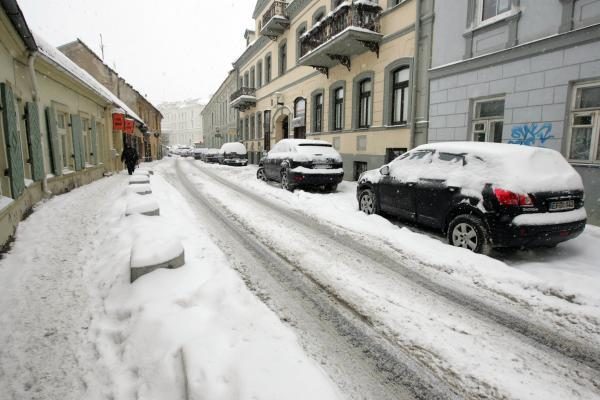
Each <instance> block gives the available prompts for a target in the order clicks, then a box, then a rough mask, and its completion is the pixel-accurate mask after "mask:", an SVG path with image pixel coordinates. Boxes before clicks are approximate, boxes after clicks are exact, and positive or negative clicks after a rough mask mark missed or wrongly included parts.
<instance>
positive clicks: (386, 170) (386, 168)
mask: <svg viewBox="0 0 600 400" xmlns="http://www.w3.org/2000/svg"><path fill="white" fill-rule="evenodd" d="M379 173H380V174H381V175H384V176H389V175H390V167H389V166H387V165H386V166H384V167H382V168H381V169H380V170H379Z"/></svg>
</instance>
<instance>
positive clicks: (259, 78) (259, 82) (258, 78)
mask: <svg viewBox="0 0 600 400" xmlns="http://www.w3.org/2000/svg"><path fill="white" fill-rule="evenodd" d="M262 73H263V72H262V62H260V61H259V62H258V66H257V67H256V88H257V89H260V88H261V87H262Z"/></svg>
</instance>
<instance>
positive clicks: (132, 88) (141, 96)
mask: <svg viewBox="0 0 600 400" xmlns="http://www.w3.org/2000/svg"><path fill="white" fill-rule="evenodd" d="M75 44H80V45H81V46H83V48H84V49H85V50H86V51H87V52H88V53H90V54H91V55H92V56H93V57H94V58H96V60H97V61H99V62H100V63H102V65H104V66H105V67H106V68H107V69H108V70H109V71H110V72H112V73H113V74H115V75H116V76H117V77H118V78H119V79H121V80H122V81H123V82H124V83H125V84H126V85H127V86H129V87H130V88H131V90H133V91H134V92H135V93H136V94H137V95H138V96H139V97H140V98H142V99H143V100H145V101H146V102H147V103H148V104H149V105H150V106H151V107H152V108H154V110H155V111H156V112H158V113H159V114H160V115H161V116H162V113H161V112H160V110H159V109H158V108H157V107H156V106H155V105H154V104H152V103H151V102H150V101H148V99H146V97H145V96H143V95H142V94H141V93H140V92H139V91H138V90H137V89H136V88H134V87H133V86H132V85H131V84H130V83H129V82H127V81H126V80H125V79H123V78H122V77H121V76H120V75H119V73H118V72H117V71H115V70H114V69H112V68H111V67H110V66H109V65H108V64H106V63H105V62H104V60H103V59H102V58H100V56H99V55H98V54H96V52H95V51H94V50H92V49H91V48H90V46H88V45H87V44H86V43H85V42H84V41H83V40H81V39H79V38H77V39H75V40H74V41H72V42H69V43H65V44H63V45H60V46H58V47H57V49H58V50H60V51H61V52H63V53H64V50H66V49H67V48H69V47H72V46H73V45H75Z"/></svg>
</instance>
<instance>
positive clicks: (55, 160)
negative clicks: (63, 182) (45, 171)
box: [46, 107, 63, 176]
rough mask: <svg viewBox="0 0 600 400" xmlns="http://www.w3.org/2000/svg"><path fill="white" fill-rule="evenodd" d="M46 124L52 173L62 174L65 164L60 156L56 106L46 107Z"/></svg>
mask: <svg viewBox="0 0 600 400" xmlns="http://www.w3.org/2000/svg"><path fill="white" fill-rule="evenodd" d="M46 125H47V127H48V144H49V145H50V155H51V159H52V173H53V174H54V175H56V176H61V175H62V171H63V165H62V159H61V157H60V137H59V135H58V127H57V125H56V112H55V111H54V107H46Z"/></svg>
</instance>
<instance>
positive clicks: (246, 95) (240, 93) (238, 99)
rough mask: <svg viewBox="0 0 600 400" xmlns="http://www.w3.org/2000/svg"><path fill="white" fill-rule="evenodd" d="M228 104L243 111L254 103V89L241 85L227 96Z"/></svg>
mask: <svg viewBox="0 0 600 400" xmlns="http://www.w3.org/2000/svg"><path fill="white" fill-rule="evenodd" d="M229 100H230V105H231V107H233V108H237V109H239V110H240V111H245V110H247V109H248V108H250V107H252V106H253V105H255V104H256V89H254V88H249V87H241V88H239V89H238V90H236V91H235V92H233V94H232V95H231V97H230V98H229Z"/></svg>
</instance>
